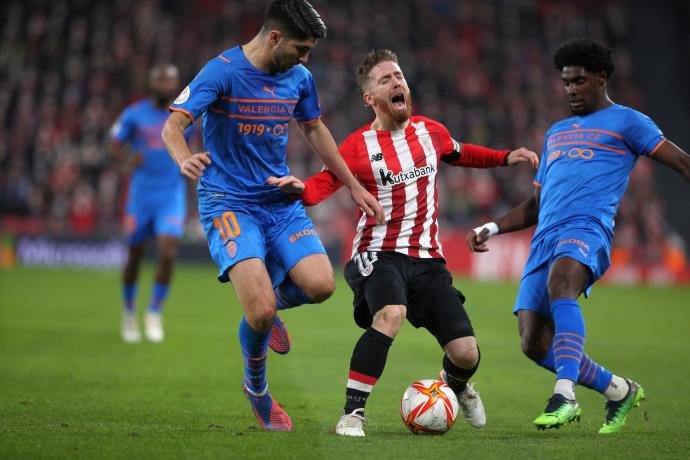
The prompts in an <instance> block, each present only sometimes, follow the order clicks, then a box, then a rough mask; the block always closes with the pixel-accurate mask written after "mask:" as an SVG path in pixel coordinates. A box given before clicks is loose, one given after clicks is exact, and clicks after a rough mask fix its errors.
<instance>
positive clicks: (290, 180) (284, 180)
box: [266, 176, 305, 195]
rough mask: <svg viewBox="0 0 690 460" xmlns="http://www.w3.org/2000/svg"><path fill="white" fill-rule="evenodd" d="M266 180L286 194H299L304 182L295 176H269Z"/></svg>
mask: <svg viewBox="0 0 690 460" xmlns="http://www.w3.org/2000/svg"><path fill="white" fill-rule="evenodd" d="M266 182H267V183H268V184H269V185H275V186H276V187H278V189H279V190H280V191H281V192H283V193H287V194H288V195H299V194H301V193H302V192H304V188H305V186H304V182H302V181H301V180H299V179H297V178H296V177H295V176H284V177H275V176H271V177H269V178H268V179H266Z"/></svg>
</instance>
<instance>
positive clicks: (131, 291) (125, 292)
mask: <svg viewBox="0 0 690 460" xmlns="http://www.w3.org/2000/svg"><path fill="white" fill-rule="evenodd" d="M136 298H137V285H136V284H124V285H123V286H122V299H123V300H124V307H125V311H126V312H127V313H134V301H135V300H136Z"/></svg>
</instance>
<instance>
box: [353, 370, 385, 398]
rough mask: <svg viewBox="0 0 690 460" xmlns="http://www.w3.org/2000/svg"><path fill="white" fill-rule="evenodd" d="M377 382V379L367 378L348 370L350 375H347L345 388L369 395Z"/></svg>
mask: <svg viewBox="0 0 690 460" xmlns="http://www.w3.org/2000/svg"><path fill="white" fill-rule="evenodd" d="M377 381H378V379H377V378H374V377H369V376H368V375H364V374H360V373H359V372H357V371H353V370H350V374H349V375H348V379H347V387H348V388H352V389H353V390H357V391H363V392H365V393H371V390H373V389H374V385H376V382H377Z"/></svg>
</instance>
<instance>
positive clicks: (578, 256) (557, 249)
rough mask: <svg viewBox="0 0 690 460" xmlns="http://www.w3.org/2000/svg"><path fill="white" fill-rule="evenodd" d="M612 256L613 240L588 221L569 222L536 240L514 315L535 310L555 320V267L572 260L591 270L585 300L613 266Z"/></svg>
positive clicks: (521, 284)
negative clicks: (564, 259)
mask: <svg viewBox="0 0 690 460" xmlns="http://www.w3.org/2000/svg"><path fill="white" fill-rule="evenodd" d="M610 254H611V244H610V241H609V238H608V237H607V236H606V235H605V234H604V233H603V232H601V231H599V230H597V229H596V225H595V224H593V223H592V222H591V221H587V220H585V221H583V220H577V221H572V222H568V223H567V224H565V225H563V226H562V227H561V228H559V229H557V230H554V231H551V232H548V233H547V234H546V235H544V236H543V237H542V238H540V239H539V240H538V241H534V240H532V247H531V249H530V253H529V257H528V258H527V263H526V264H525V271H524V273H523V275H522V280H521V281H520V291H519V292H518V295H517V299H516V300H515V307H514V308H513V313H515V314H517V312H518V311H519V310H531V311H535V312H537V313H540V314H542V315H544V316H545V317H547V318H550V317H551V305H550V302H549V294H548V279H549V271H550V270H551V264H553V263H554V262H555V261H556V260H558V259H560V258H562V257H570V258H571V259H575V260H577V261H578V262H580V263H581V264H582V265H584V266H585V267H587V269H588V270H589V280H588V281H587V285H586V286H585V291H584V292H585V297H587V296H589V293H590V291H591V290H592V286H593V285H594V283H595V282H596V281H597V280H598V279H599V278H601V277H602V276H603V275H604V273H606V270H607V269H608V268H609V265H611V255H610Z"/></svg>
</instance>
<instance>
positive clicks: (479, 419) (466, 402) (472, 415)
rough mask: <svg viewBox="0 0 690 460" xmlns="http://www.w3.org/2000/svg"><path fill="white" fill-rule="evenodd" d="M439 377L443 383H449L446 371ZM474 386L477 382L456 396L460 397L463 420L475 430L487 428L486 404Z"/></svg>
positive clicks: (468, 385)
mask: <svg viewBox="0 0 690 460" xmlns="http://www.w3.org/2000/svg"><path fill="white" fill-rule="evenodd" d="M438 377H439V379H440V380H441V381H442V382H443V383H448V380H447V379H446V371H444V370H442V371H441V372H440V373H439V374H438ZM474 385H475V382H472V383H468V384H467V387H466V388H465V390H464V391H463V392H462V393H460V394H456V396H457V397H458V403H459V405H460V413H461V414H462V418H464V419H465V421H466V422H467V423H469V424H470V425H472V426H473V427H475V428H484V427H485V426H486V412H485V411H484V403H482V398H481V397H480V396H479V392H478V391H477V390H475V389H474Z"/></svg>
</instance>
